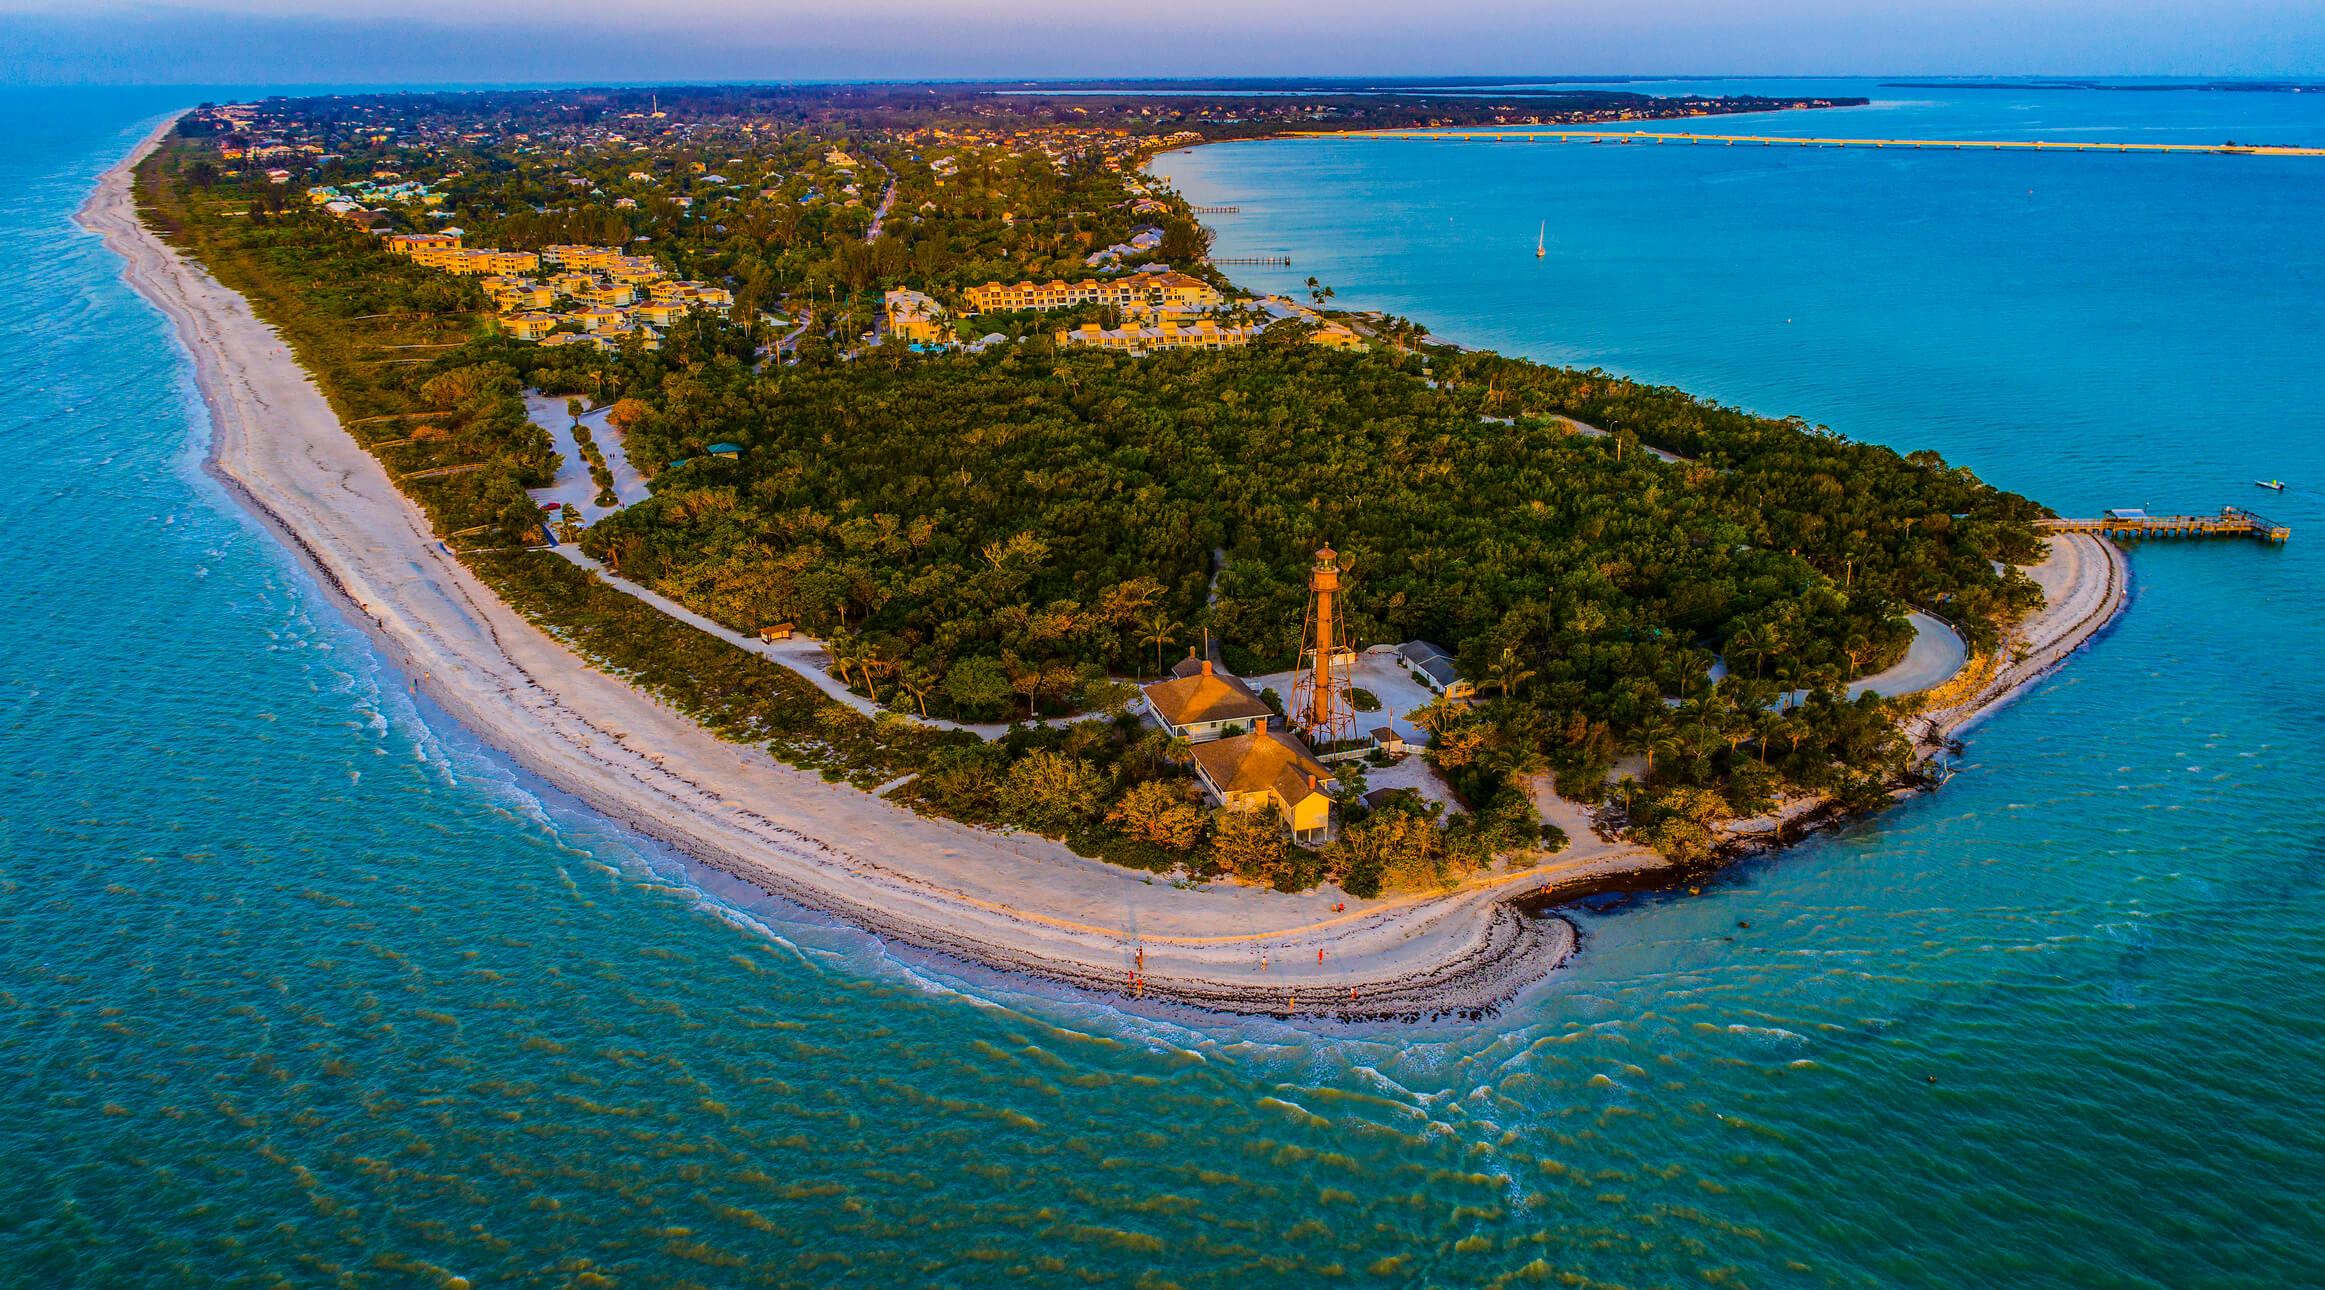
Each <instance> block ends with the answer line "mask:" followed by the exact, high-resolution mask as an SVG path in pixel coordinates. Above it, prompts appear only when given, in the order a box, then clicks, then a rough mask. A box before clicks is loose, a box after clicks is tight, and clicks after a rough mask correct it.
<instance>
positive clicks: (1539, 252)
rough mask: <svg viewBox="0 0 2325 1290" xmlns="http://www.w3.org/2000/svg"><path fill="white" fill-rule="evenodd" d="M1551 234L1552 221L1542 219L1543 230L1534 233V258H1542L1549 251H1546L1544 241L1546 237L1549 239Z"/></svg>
mask: <svg viewBox="0 0 2325 1290" xmlns="http://www.w3.org/2000/svg"><path fill="white" fill-rule="evenodd" d="M1549 235H1550V221H1548V220H1543V221H1542V229H1541V231H1540V232H1538V233H1536V234H1534V258H1535V259H1537V260H1539V259H1541V258H1542V257H1543V255H1544V254H1546V253H1547V252H1546V251H1545V249H1544V246H1543V243H1544V241H1545V239H1547V238H1548V237H1549Z"/></svg>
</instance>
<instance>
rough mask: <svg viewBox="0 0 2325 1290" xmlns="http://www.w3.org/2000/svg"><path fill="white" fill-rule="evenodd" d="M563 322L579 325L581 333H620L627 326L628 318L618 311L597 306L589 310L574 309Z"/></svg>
mask: <svg viewBox="0 0 2325 1290" xmlns="http://www.w3.org/2000/svg"><path fill="white" fill-rule="evenodd" d="M565 320H566V321H568V322H577V323H580V324H581V329H582V330H583V331H588V332H600V331H620V330H621V329H622V328H623V327H626V326H628V325H629V321H630V317H629V315H628V314H625V313H623V312H622V311H621V310H619V309H608V308H606V307H604V306H603V305H599V306H597V307H594V308H590V309H576V310H574V311H573V312H572V313H569V314H567V315H565Z"/></svg>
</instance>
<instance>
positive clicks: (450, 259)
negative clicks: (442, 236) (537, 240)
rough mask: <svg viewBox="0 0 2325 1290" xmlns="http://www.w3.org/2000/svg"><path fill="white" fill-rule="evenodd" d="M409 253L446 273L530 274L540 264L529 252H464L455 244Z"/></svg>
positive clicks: (423, 262) (425, 263)
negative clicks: (454, 245) (453, 245)
mask: <svg viewBox="0 0 2325 1290" xmlns="http://www.w3.org/2000/svg"><path fill="white" fill-rule="evenodd" d="M411 254H412V258H413V259H415V260H417V261H419V262H420V263H422V264H424V265H427V266H428V267H429V268H431V269H442V270H444V271H445V272H447V273H474V274H478V275H483V276H489V275H493V274H507V273H530V272H532V271H533V270H534V269H537V268H539V267H540V258H539V257H537V256H535V255H534V254H533V253H532V252H530V251H490V250H468V251H464V250H461V249H460V248H458V247H427V248H422V249H420V250H417V251H414V252H412V253H411Z"/></svg>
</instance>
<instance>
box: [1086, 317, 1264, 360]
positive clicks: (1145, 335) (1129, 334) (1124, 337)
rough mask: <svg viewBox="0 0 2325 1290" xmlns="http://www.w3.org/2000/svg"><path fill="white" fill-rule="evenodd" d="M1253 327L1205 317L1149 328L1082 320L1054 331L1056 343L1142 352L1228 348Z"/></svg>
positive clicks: (1253, 331) (1248, 338) (1247, 339)
mask: <svg viewBox="0 0 2325 1290" xmlns="http://www.w3.org/2000/svg"><path fill="white" fill-rule="evenodd" d="M1258 331H1259V329H1258V328H1257V327H1222V326H1220V325H1219V324H1218V323H1215V322H1213V321H1211V320H1210V319H1208V318H1205V319H1203V320H1202V321H1200V322H1195V323H1184V324H1182V323H1178V322H1175V321H1172V320H1169V319H1165V320H1164V321H1163V322H1161V323H1160V324H1158V325H1156V326H1153V327H1116V328H1113V329H1111V330H1109V329H1107V328H1103V327H1100V326H1099V325H1098V324H1096V323H1084V324H1082V326H1081V327H1080V328H1079V329H1077V330H1074V331H1061V332H1059V333H1058V334H1057V342H1058V343H1059V344H1060V345H1096V346H1098V347H1099V348H1101V349H1121V350H1129V351H1131V352H1133V353H1145V352H1147V351H1149V350H1156V349H1231V348H1234V347H1236V346H1240V345H1248V344H1250V343H1251V338H1252V337H1253V336H1254V335H1256V334H1257V333H1258Z"/></svg>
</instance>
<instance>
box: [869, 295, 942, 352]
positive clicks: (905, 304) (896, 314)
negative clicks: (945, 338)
mask: <svg viewBox="0 0 2325 1290" xmlns="http://www.w3.org/2000/svg"><path fill="white" fill-rule="evenodd" d="M882 306H883V308H884V310H885V311H886V313H887V315H888V332H889V334H890V335H893V336H900V337H902V338H904V339H905V340H908V341H932V340H936V339H938V338H939V337H940V336H942V335H943V333H944V324H943V323H942V322H941V321H939V320H940V319H942V318H943V317H944V316H945V311H944V306H942V305H940V304H938V303H937V302H936V301H935V300H932V299H930V298H929V297H928V296H926V295H923V294H921V293H920V292H918V291H908V290H905V289H904V288H902V287H899V288H897V289H896V290H894V291H891V292H889V293H888V294H887V295H886V296H885V297H883V300H882Z"/></svg>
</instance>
